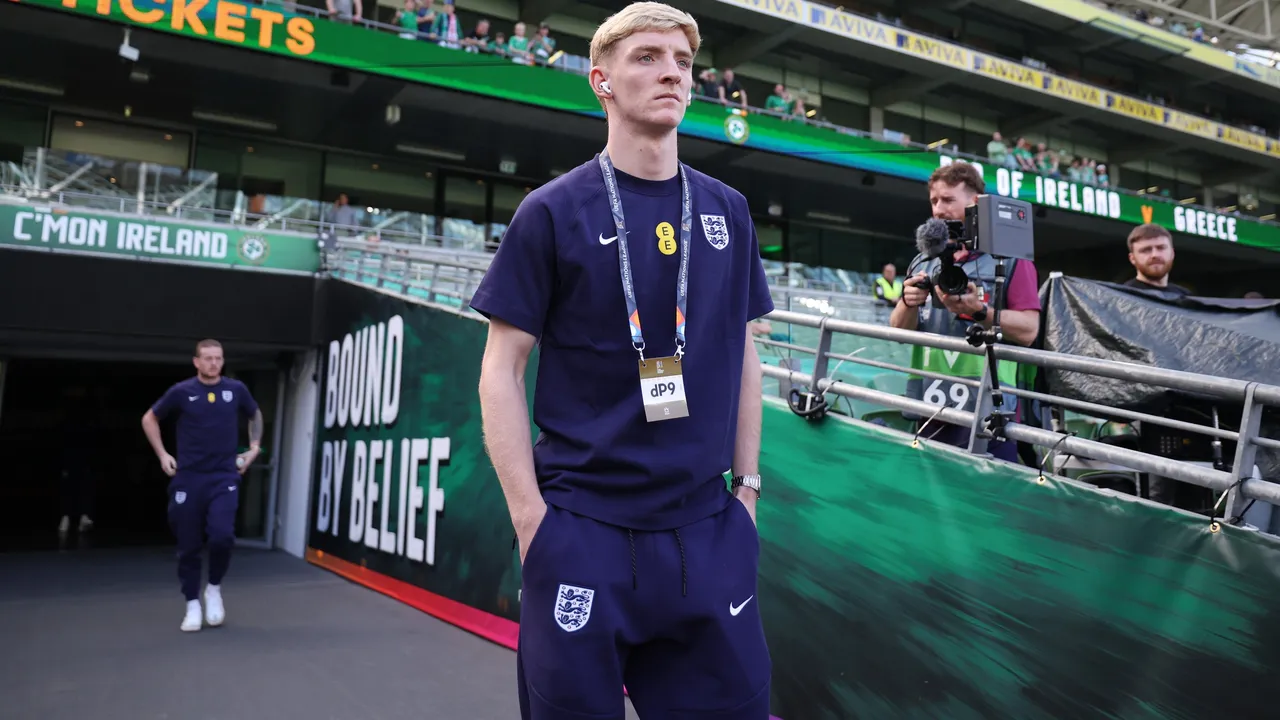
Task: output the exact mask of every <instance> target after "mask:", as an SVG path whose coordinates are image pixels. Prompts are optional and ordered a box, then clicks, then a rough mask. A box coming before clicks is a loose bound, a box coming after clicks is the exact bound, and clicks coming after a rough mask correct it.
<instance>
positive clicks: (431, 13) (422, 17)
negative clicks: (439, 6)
mask: <svg viewBox="0 0 1280 720" xmlns="http://www.w3.org/2000/svg"><path fill="white" fill-rule="evenodd" d="M434 5H435V0H419V2H418V37H420V38H422V39H423V40H427V41H429V42H435V40H436V34H435V32H434V29H435V25H436V14H437V13H436V9H435V7H433V6H434Z"/></svg>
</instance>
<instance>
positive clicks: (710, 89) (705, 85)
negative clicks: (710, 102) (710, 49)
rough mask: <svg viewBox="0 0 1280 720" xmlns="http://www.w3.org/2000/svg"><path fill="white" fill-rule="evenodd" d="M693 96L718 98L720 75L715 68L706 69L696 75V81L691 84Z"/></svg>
mask: <svg viewBox="0 0 1280 720" xmlns="http://www.w3.org/2000/svg"><path fill="white" fill-rule="evenodd" d="M693 94H694V95H701V96H703V97H709V98H718V97H720V73H719V72H718V71H717V70H716V69H715V68H707V69H706V70H703V71H702V72H701V73H698V80H697V82H695V83H694V84H693Z"/></svg>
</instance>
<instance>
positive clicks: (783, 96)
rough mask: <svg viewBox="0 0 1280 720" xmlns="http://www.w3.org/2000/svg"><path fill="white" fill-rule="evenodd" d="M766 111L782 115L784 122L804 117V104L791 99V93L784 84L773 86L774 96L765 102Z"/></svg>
mask: <svg viewBox="0 0 1280 720" xmlns="http://www.w3.org/2000/svg"><path fill="white" fill-rule="evenodd" d="M764 109H765V110H772V111H773V112H776V113H778V114H780V115H782V119H783V120H790V119H791V118H792V117H793V116H797V115H799V116H803V115H804V103H802V102H800V101H799V100H797V99H796V98H793V97H791V92H790V91H789V90H787V88H786V86H785V85H783V84H782V83H778V84H777V85H774V86H773V94H772V95H770V96H769V97H768V98H766V99H765V101H764Z"/></svg>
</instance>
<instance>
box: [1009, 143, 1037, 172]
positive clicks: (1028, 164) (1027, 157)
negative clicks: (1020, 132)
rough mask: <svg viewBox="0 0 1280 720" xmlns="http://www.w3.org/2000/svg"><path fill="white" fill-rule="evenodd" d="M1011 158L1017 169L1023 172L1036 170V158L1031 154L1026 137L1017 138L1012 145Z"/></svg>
mask: <svg viewBox="0 0 1280 720" xmlns="http://www.w3.org/2000/svg"><path fill="white" fill-rule="evenodd" d="M1013 159H1014V161H1015V162H1017V164H1018V169H1019V170H1022V171H1023V172H1035V171H1036V158H1035V155H1032V154H1031V143H1029V142H1027V139H1026V138H1018V142H1017V143H1015V144H1014V146H1013Z"/></svg>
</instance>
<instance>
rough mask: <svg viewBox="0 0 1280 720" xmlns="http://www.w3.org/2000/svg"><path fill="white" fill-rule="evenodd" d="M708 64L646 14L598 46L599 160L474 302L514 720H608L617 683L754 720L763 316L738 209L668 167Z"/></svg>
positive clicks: (761, 687)
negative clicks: (514, 614)
mask: <svg viewBox="0 0 1280 720" xmlns="http://www.w3.org/2000/svg"><path fill="white" fill-rule="evenodd" d="M699 43H700V37H699V33H698V26H697V23H696V22H695V21H694V19H693V18H692V17H690V16H689V15H688V14H686V13H684V12H682V11H679V10H676V9H674V8H672V7H670V6H668V5H663V4H660V3H649V2H646V3H635V4H632V5H630V6H628V7H627V8H626V9H624V10H622V11H620V12H618V13H617V14H616V15H613V16H612V17H610V18H609V19H607V20H606V21H605V22H604V23H603V24H602V25H601V26H600V27H599V29H598V30H597V31H596V33H595V36H594V37H593V38H592V41H591V62H592V65H593V67H592V69H591V73H590V76H589V82H590V85H591V89H592V92H594V93H595V95H596V97H597V98H598V99H599V101H600V104H601V106H602V107H603V108H604V111H605V115H606V118H607V121H608V142H607V144H606V145H605V147H604V148H603V150H602V151H601V153H600V154H598V155H596V156H595V157H593V158H591V159H590V160H588V161H587V162H585V163H583V164H582V165H580V166H579V167H577V168H575V169H573V170H571V171H569V172H568V173H565V174H564V175H562V176H561V177H559V178H557V179H555V180H554V181H552V182H550V183H548V184H546V185H544V186H543V187H541V188H539V189H537V190H535V191H534V192H532V193H530V194H529V195H528V196H527V197H526V199H525V200H524V202H523V203H521V205H520V207H519V208H518V209H517V211H516V214H515V217H514V218H513V220H512V222H511V225H510V227H509V229H508V230H507V233H506V235H505V236H504V238H503V242H502V245H501V246H500V247H499V249H498V251H497V254H496V256H495V257H494V260H493V263H492V265H491V266H490V268H489V271H488V273H487V274H486V276H485V279H484V281H483V282H482V283H481V285H480V287H479V288H478V289H477V291H476V293H475V296H474V298H473V299H472V303H471V305H472V307H474V308H475V309H476V310H477V311H479V312H480V313H482V314H483V315H485V316H486V317H488V318H489V320H490V324H489V337H488V341H487V344H486V347H485V353H484V360H483V366H482V371H481V380H480V398H481V407H482V411H483V420H484V431H485V438H486V443H487V447H488V451H489V455H490V457H491V459H492V461H493V465H494V468H495V470H496V471H497V475H498V478H499V480H500V481H501V483H502V489H503V492H504V494H505V497H506V502H507V507H508V510H509V512H510V514H511V521H512V524H513V525H514V527H515V533H516V540H517V542H518V546H519V557H520V561H521V563H522V590H521V608H520V641H519V650H518V653H517V667H518V686H519V696H520V709H521V717H522V718H524V720H551V719H553V718H554V719H555V720H564V719H566V718H596V719H607V718H608V719H612V718H616V719H617V720H622V718H623V711H624V703H623V694H622V692H623V685H624V684H625V686H626V688H627V691H628V693H629V694H630V697H631V700H632V702H633V704H634V705H635V708H636V711H637V712H638V713H639V715H640V717H641V718H646V719H648V718H674V717H680V718H687V719H693V718H704V717H705V718H712V717H714V718H717V719H718V720H766V719H767V718H768V716H769V688H770V685H769V678H770V670H771V665H770V658H769V651H768V648H767V645H766V643H765V637H764V629H763V626H762V623H761V619H760V602H759V599H758V598H757V596H756V576H757V566H758V558H759V550H760V546H759V536H758V534H757V532H756V526H755V512H756V503H757V500H758V498H759V496H760V489H761V480H760V476H759V474H758V468H757V459H758V454H759V444H760V414H761V387H760V385H761V372H760V361H759V358H758V357H757V355H756V351H755V347H754V345H753V343H752V342H751V339H750V337H749V329H748V326H749V324H750V323H751V321H753V320H756V319H758V318H760V317H761V316H764V315H766V314H768V313H769V312H771V311H772V310H773V301H772V299H771V297H770V295H769V289H768V285H767V283H766V280H765V273H764V267H763V264H762V263H761V261H760V255H759V248H758V243H757V239H756V234H755V228H754V226H753V224H752V221H751V216H750V212H749V210H748V207H747V202H746V199H745V198H744V197H743V196H742V194H741V193H739V192H737V191H735V190H733V189H732V188H730V187H728V186H726V185H725V184H724V183H721V182H720V181H718V180H716V179H714V178H711V177H709V176H707V175H704V174H702V173H700V172H697V171H695V170H693V169H692V168H689V167H686V166H685V165H683V164H682V163H681V162H680V161H679V159H678V156H677V137H676V128H677V126H678V125H679V124H680V122H681V120H682V119H683V117H684V113H685V110H686V108H687V106H688V104H689V103H690V102H691V101H692V95H691V90H692V86H693V77H692V71H693V60H694V56H695V55H696V53H697V50H698V46H699ZM535 345H536V346H537V347H538V349H539V355H538V374H537V380H536V387H535V392H534V402H533V419H534V422H535V423H536V425H537V427H538V428H539V430H540V431H541V432H540V435H539V437H538V438H537V441H536V442H533V441H532V437H531V436H532V433H531V428H530V425H529V410H528V405H527V402H526V392H525V388H524V375H525V367H526V364H527V362H528V359H529V356H530V354H531V352H532V350H533V348H534V346H535Z"/></svg>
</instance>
